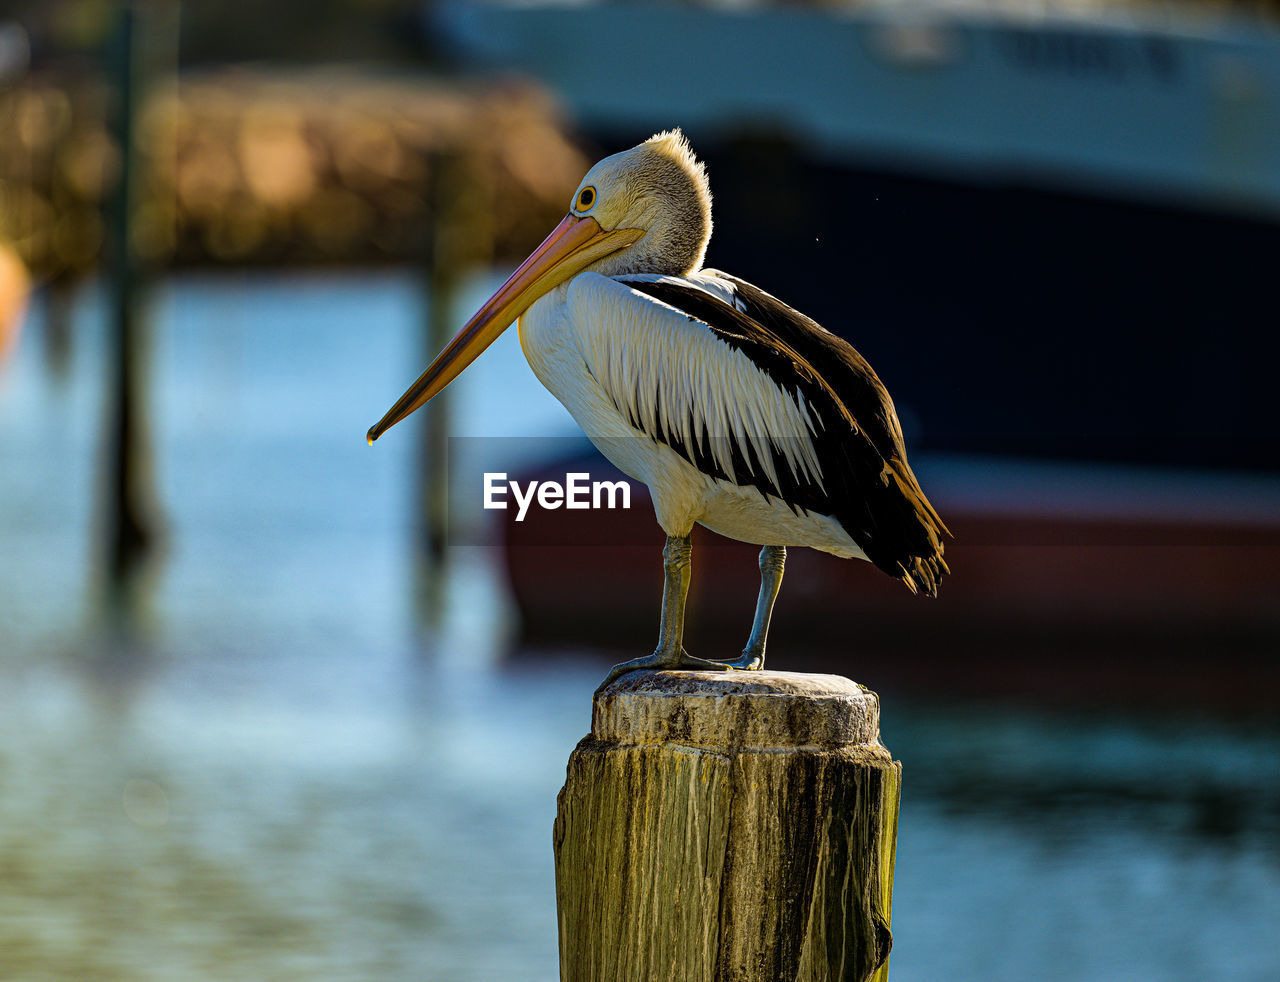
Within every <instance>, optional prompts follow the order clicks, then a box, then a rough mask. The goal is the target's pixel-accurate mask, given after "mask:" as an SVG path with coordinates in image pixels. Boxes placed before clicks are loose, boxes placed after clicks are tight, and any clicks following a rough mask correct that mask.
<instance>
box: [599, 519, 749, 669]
mask: <svg viewBox="0 0 1280 982" xmlns="http://www.w3.org/2000/svg"><path fill="white" fill-rule="evenodd" d="M692 564H693V545H692V543H690V541H689V536H687V535H669V536H667V544H666V546H665V547H663V550H662V566H663V570H664V571H665V573H666V581H665V583H664V584H663V587H662V624H661V627H660V628H659V630H658V647H657V648H656V649H654V652H653V654H651V655H645V656H644V657H643V658H632V659H631V660H630V661H624V662H622V663H620V664H618V665H614V666H613V668H612V669H611V670H610V672H609V674H608V676H607V677H606V678H605V680H604V681H603V682H601V683H600V688H599V689H596V691H597V692H599V691H600V689H603V688H605V687H606V686H607V685H608V684H609V683H610V682H612V681H613V680H614V679H616V678H617V677H618V676H619V675H625V674H626V673H627V672H634V671H635V670H636V669H638V668H713V669H717V670H719V669H723V668H724V667H725V666H724V663H723V662H718V661H710V660H709V659H706V658H695V657H694V656H693V655H691V654H689V653H688V652H687V651H685V650H684V643H683V639H684V602H685V598H686V597H687V596H688V594H689V576H690V569H691V567H692Z"/></svg>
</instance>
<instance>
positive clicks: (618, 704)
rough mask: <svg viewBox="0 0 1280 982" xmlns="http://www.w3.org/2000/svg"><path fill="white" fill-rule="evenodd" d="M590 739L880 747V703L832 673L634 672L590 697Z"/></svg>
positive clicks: (740, 746) (736, 746)
mask: <svg viewBox="0 0 1280 982" xmlns="http://www.w3.org/2000/svg"><path fill="white" fill-rule="evenodd" d="M591 735H592V736H593V737H594V738H595V739H597V740H600V741H604V742H607V743H615V744H622V745H633V744H645V743H676V744H685V745H688V746H696V747H708V748H712V749H717V748H719V749H725V750H767V749H771V748H803V747H810V748H821V749H836V748H840V747H854V746H876V747H878V746H879V745H880V698H879V696H877V695H876V694H875V693H874V692H872V691H871V690H870V689H867V688H866V687H864V686H861V685H859V684H858V683H857V682H854V681H852V680H851V679H847V678H844V677H843V676H840V675H808V674H801V673H797V672H744V671H728V672H716V671H637V672H630V673H628V674H626V675H623V676H621V677H619V678H618V679H616V680H614V682H613V683H612V684H610V685H609V686H608V687H606V688H605V689H602V690H601V691H600V692H598V693H596V697H595V702H594V704H593V706H592V713H591Z"/></svg>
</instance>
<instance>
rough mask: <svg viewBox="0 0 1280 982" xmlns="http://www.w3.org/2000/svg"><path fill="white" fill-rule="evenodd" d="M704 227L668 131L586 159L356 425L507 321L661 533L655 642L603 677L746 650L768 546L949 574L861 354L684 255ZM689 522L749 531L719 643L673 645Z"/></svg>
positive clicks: (776, 556) (924, 587)
mask: <svg viewBox="0 0 1280 982" xmlns="http://www.w3.org/2000/svg"><path fill="white" fill-rule="evenodd" d="M710 238H711V193H710V190H709V188H708V183H707V174H706V169H705V167H704V166H703V165H702V163H701V162H699V161H698V160H697V159H696V158H695V156H694V154H693V151H692V149H691V148H690V146H689V143H688V141H687V140H686V138H685V137H684V135H683V134H682V133H681V132H680V130H678V129H676V130H669V131H666V132H662V133H658V134H657V135H655V136H653V137H651V138H649V139H648V140H646V141H645V142H644V143H641V144H640V145H639V146H636V147H633V148H632V149H630V150H627V151H624V152H623V153H619V154H615V155H614V156H611V157H606V158H605V159H604V160H601V161H600V162H599V163H597V164H596V165H595V166H594V167H592V168H591V169H590V170H589V171H588V172H587V175H586V177H584V178H583V180H582V183H581V184H580V185H579V186H578V189H577V190H576V191H575V192H574V194H573V198H572V202H571V204H570V208H569V213H568V214H567V215H565V217H564V219H563V220H562V221H561V222H560V224H559V225H557V226H556V228H555V230H554V231H552V233H551V234H550V235H549V236H547V238H546V240H545V241H544V242H543V243H542V244H541V245H540V246H538V248H537V249H535V250H534V251H533V253H532V254H531V255H530V256H529V258H528V259H526V260H525V261H524V263H523V264H521V266H520V267H519V268H518V269H517V270H516V271H515V273H514V274H512V276H511V278H510V279H508V280H507V281H506V283H504V284H503V285H502V286H501V287H500V288H499V289H498V291H497V293H495V294H494V295H493V296H492V297H491V298H490V299H489V300H488V301H487V302H486V303H485V304H484V306H482V307H481V308H480V310H479V311H478V312H477V313H476V314H475V316H474V317H472V318H471V319H470V320H469V321H467V323H466V324H465V325H464V326H463V328H462V330H461V331H459V332H458V335H457V336H456V337H455V338H454V339H453V340H452V341H450V342H449V344H448V345H447V346H446V347H445V349H444V351H442V352H441V353H440V355H439V356H438V357H437V358H436V359H435V361H433V362H432V363H431V365H430V366H429V367H428V368H427V370H426V371H425V372H424V373H423V374H422V376H421V377H420V378H419V379H418V380H417V381H416V382H414V383H413V385H412V386H411V387H410V388H409V390H408V391H407V392H405V394H404V395H403V396H401V397H400V399H399V401H398V402H396V404H395V405H394V406H392V408H391V409H390V411H389V412H388V413H387V414H386V415H385V416H384V417H383V418H382V420H381V421H380V422H379V423H377V424H376V425H375V426H373V427H372V428H371V429H370V430H369V433H368V437H367V439H368V442H369V443H370V444H372V443H373V441H374V440H376V439H378V437H380V436H381V435H382V434H383V433H385V432H386V431H387V430H388V429H390V428H391V427H392V426H394V425H395V424H396V423H398V422H400V421H401V420H402V419H404V418H405V417H406V416H408V415H409V414H411V413H413V412H414V411H416V410H417V409H419V408H421V407H422V406H423V405H425V404H426V403H427V402H428V401H430V400H431V399H432V398H433V397H435V396H436V395H437V394H439V393H440V392H441V391H442V390H443V389H444V388H445V387H446V386H447V385H448V384H449V383H450V382H452V381H453V380H454V379H455V378H457V376H458V375H459V374H461V373H462V371H463V370H464V369H465V368H466V367H467V366H468V365H469V364H470V363H471V362H472V361H474V360H475V359H476V358H477V357H478V356H479V355H480V353H481V352H483V351H484V350H485V348H487V347H488V346H489V345H490V344H492V343H493V341H494V340H495V339H496V338H497V337H498V336H499V335H500V334H502V332H503V331H505V330H506V329H507V328H508V327H509V326H510V325H511V324H512V322H515V321H518V322H519V336H520V344H521V347H522V348H523V350H524V354H525V357H526V358H527V359H528V361H529V365H530V367H531V368H532V369H533V372H534V374H535V375H536V376H537V377H538V380H539V381H541V382H542V384H543V385H545V386H546V387H547V388H548V389H549V390H550V391H551V393H552V394H553V395H554V396H555V397H556V398H557V399H559V400H560V402H561V403H562V404H563V405H564V406H565V408H566V409H568V411H569V413H570V414H571V415H572V416H573V418H574V419H575V420H576V421H577V422H578V424H579V425H580V426H581V427H582V429H583V430H584V431H585V433H586V435H587V436H588V437H589V438H590V440H591V442H592V443H593V444H595V446H596V447H597V448H598V449H599V450H600V452H601V453H603V454H604V456H605V457H607V458H608V459H609V460H610V461H612V462H613V463H614V464H615V465H616V466H617V467H618V468H619V469H621V470H622V471H623V472H624V473H625V474H627V475H628V476H630V477H632V478H634V479H635V480H637V481H640V482H642V483H644V484H645V485H647V486H648V488H649V491H650V494H651V496H652V499H653V505H654V511H655V512H656V516H657V520H658V524H659V525H660V526H661V527H662V530H663V531H664V532H665V533H666V535H667V541H666V546H665V548H664V549H663V553H662V556H663V568H664V571H665V583H664V587H663V594H662V613H661V622H660V628H659V638H658V646H657V648H656V649H655V650H654V652H653V653H652V654H650V655H646V656H644V657H641V658H635V659H632V660H631V661H627V662H623V663H622V664H619V665H616V666H614V668H613V670H612V671H611V672H610V674H609V676H608V677H607V678H606V679H605V682H604V683H603V684H604V685H607V684H608V683H609V682H611V681H612V680H613V679H614V678H616V677H617V676H618V675H620V674H622V673H624V672H629V671H632V670H634V669H640V668H683V669H742V670H747V669H759V668H762V667H763V666H764V656H765V638H766V635H767V634H768V630H769V620H770V617H771V616H772V613H773V605H774V601H775V599H776V598H777V595H778V588H779V586H780V585H781V583H782V573H783V567H784V564H785V562H786V554H787V547H788V546H808V547H810V548H813V549H820V550H822V551H823V552H828V553H831V554H833V555H836V556H841V557H844V558H857V559H865V560H869V561H870V562H872V563H874V564H875V565H876V566H878V567H879V568H880V569H881V570H883V571H884V572H886V573H888V574H889V575H890V576H892V577H894V578H896V579H899V580H901V581H902V582H903V583H904V584H906V586H907V587H908V588H909V589H910V590H911V591H912V592H913V593H915V592H923V593H925V594H927V595H929V596H936V595H937V589H938V581H939V580H940V579H941V578H942V576H943V575H944V574H945V573H947V572H949V570H948V568H947V564H946V563H945V562H944V560H943V558H942V553H943V543H942V537H943V536H944V535H949V534H950V533H949V532H948V530H947V528H946V526H945V525H944V524H943V522H942V519H941V518H939V517H938V513H937V512H936V511H935V510H934V508H933V506H932V505H931V504H930V503H929V500H928V499H927V498H926V497H925V495H924V492H923V491H922V490H921V488H920V484H919V482H918V481H917V480H916V477H915V474H913V473H912V470H911V467H910V466H909V465H908V463H907V454H906V449H905V447H904V444H903V438H902V429H901V427H900V425H899V423H898V417H897V414H896V413H895V412H894V408H893V400H892V399H890V397H889V393H888V391H887V390H886V389H885V387H884V385H883V384H882V383H881V381H880V379H879V378H878V377H877V376H876V373H875V372H874V371H873V370H872V368H871V366H870V365H869V364H868V363H867V361H866V359H864V358H863V357H862V356H861V355H860V354H858V352H857V351H855V350H854V348H853V347H852V346H851V345H850V344H848V343H847V342H846V341H844V340H843V339H842V338H840V337H837V336H836V335H834V334H831V333H829V332H828V331H826V330H824V329H823V328H822V327H821V326H819V325H818V324H817V323H815V322H814V321H813V320H811V319H809V318H808V317H806V316H805V315H803V314H801V313H799V312H798V311H795V310H793V309H792V308H791V307H788V306H787V305H786V304H785V303H783V302H782V301H780V300H778V299H776V298H775V297H773V296H771V295H770V294H768V293H765V292H764V291H763V290H761V289H759V288H758V287H755V286H752V285H751V284H750V283H747V282H745V281H743V280H740V279H738V278H737V277H734V276H730V275H728V274H727V273H722V272H719V271H717V270H714V269H704V268H703V267H702V262H703V256H704V255H705V253H706V249H707V242H708V240H709V239H710ZM695 522H696V523H698V524H701V525H703V526H705V527H707V528H709V529H711V530H712V531H714V532H718V533H720V534H721V535H725V536H728V537H730V538H733V539H739V540H741V541H744V542H751V543H754V544H756V545H760V546H762V547H763V548H762V549H761V551H760V594H759V599H758V600H757V603H756V611H755V618H754V621H753V623H752V625H751V633H750V636H749V637H748V639H747V645H746V648H745V649H744V650H743V652H742V654H741V656H740V657H739V658H737V659H734V660H725V661H713V660H710V659H705V658H698V657H695V656H693V655H690V654H689V653H688V652H686V651H685V649H684V645H683V643H682V639H683V635H684V610H685V597H686V595H687V593H688V589H689V575H690V563H691V558H692V549H691V546H690V540H689V535H690V532H691V531H692V529H693V525H694V523H695ZM602 687H603V686H602Z"/></svg>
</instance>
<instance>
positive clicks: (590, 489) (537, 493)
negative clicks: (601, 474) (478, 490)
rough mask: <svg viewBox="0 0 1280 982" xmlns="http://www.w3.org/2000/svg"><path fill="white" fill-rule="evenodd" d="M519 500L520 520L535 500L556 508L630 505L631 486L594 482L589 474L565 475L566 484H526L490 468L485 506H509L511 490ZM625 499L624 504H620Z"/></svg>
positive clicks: (517, 515) (531, 482) (501, 507)
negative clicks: (510, 479) (509, 479)
mask: <svg viewBox="0 0 1280 982" xmlns="http://www.w3.org/2000/svg"><path fill="white" fill-rule="evenodd" d="M508 490H509V491H510V492H511V497H513V498H514V499H515V502H516V509H517V510H516V521H517V522H523V521H524V517H525V515H527V514H528V512H529V506H530V505H531V504H533V501H534V499H535V498H536V499H537V501H538V507H539V508H546V509H548V510H549V511H554V510H555V509H557V508H559V507H560V506H561V505H563V506H564V507H565V508H630V507H631V485H630V484H628V483H627V482H626V481H592V480H591V475H590V474H587V473H573V474H566V475H565V483H564V484H561V483H559V482H558V481H529V482H527V483H526V484H525V485H524V487H521V486H520V482H519V481H508V480H507V475H506V472H505V471H496V472H495V471H486V472H485V475H484V507H485V508H486V509H502V510H505V509H506V507H507V492H508ZM619 500H621V504H619V503H618V502H619Z"/></svg>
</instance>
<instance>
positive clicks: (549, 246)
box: [366, 213, 644, 446]
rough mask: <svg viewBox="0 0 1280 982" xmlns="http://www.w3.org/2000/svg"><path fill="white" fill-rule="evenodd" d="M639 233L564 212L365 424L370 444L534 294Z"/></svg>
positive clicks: (438, 388)
mask: <svg viewBox="0 0 1280 982" xmlns="http://www.w3.org/2000/svg"><path fill="white" fill-rule="evenodd" d="M643 236H644V231H643V230H642V229H636V228H623V229H614V230H613V231H610V232H606V231H604V230H603V229H602V228H601V227H600V225H599V223H597V222H596V220H595V219H594V218H579V217H578V216H577V215H574V214H572V213H570V214H568V215H565V216H564V219H563V220H562V221H561V222H560V224H559V225H557V226H556V227H555V230H554V231H553V232H552V233H551V234H550V235H548V236H547V237H546V239H544V240H543V242H542V245H540V246H538V248H536V249H534V250H533V253H532V254H531V255H530V256H529V258H528V259H526V260H525V261H524V262H523V263H521V264H520V268H519V269H517V270H516V271H515V272H514V273H512V274H511V278H510V279H509V280H507V282H505V283H503V284H502V286H500V287H499V288H498V292H497V293H495V294H494V295H493V296H492V297H490V298H489V299H488V300H487V301H486V302H485V304H484V306H483V307H481V308H480V309H479V310H478V311H476V313H475V316H474V317H472V318H471V320H469V321H467V323H466V324H465V325H463V328H462V330H461V331H459V332H458V334H457V336H456V337H454V339H453V340H452V341H450V342H449V343H448V345H446V346H445V349H444V351H442V352H440V354H439V355H437V356H436V360H435V361H433V362H432V363H431V364H430V365H429V366H428V367H427V370H426V371H425V372H423V373H422V375H421V377H420V378H419V379H418V381H416V382H414V383H413V385H411V386H410V387H409V390H408V391H407V392H405V394H404V395H402V396H401V397H400V398H399V399H398V400H397V401H396V404H395V405H394V406H392V407H391V409H390V410H389V411H388V412H387V414H386V415H385V416H383V417H382V419H381V420H379V421H378V423H377V424H376V425H374V426H372V427H370V428H369V433H368V435H367V437H366V439H367V440H368V442H369V445H370V446H372V445H373V441H374V440H376V439H378V437H380V436H382V434H383V433H385V432H386V431H387V430H389V429H391V427H393V426H395V425H396V423H398V422H400V421H401V420H402V419H404V418H405V417H406V416H409V415H410V414H412V413H414V412H416V411H417V410H418V409H421V408H422V407H423V406H425V405H426V404H427V403H428V402H430V401H431V400H432V399H433V398H435V397H436V396H437V395H439V394H440V393H441V392H443V391H444V389H445V387H446V386H447V385H448V384H449V383H450V382H452V381H453V380H454V379H455V378H457V377H458V376H459V375H461V374H462V372H463V371H464V370H465V369H466V367H467V366H468V365H470V364H471V363H472V362H473V361H475V360H476V358H478V357H479V356H480V354H481V352H483V351H484V349H485V348H487V347H489V345H491V344H493V342H494V341H496V340H497V339H498V336H499V335H500V334H502V332H503V331H505V330H506V329H507V328H508V327H510V326H511V325H512V324H513V323H514V322H515V320H516V319H517V318H518V317H519V316H520V315H521V314H523V313H524V312H525V311H526V310H528V309H529V308H530V307H531V306H532V305H533V303H534V301H535V300H537V299H538V298H539V297H541V296H543V295H545V294H546V293H548V292H549V291H550V290H552V289H553V288H554V287H556V286H558V285H560V284H561V283H563V282H564V281H565V280H567V279H569V278H570V277H572V276H575V275H577V274H578V273H580V272H582V270H584V269H585V268H586V267H588V266H590V265H591V264H592V263H593V262H595V261H596V260H598V259H601V258H603V257H604V256H607V255H609V254H610V253H614V252H617V251H618V250H620V249H625V248H626V247H627V246H629V245H631V244H632V243H634V242H637V241H639V240H640V239H641V238H643Z"/></svg>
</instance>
